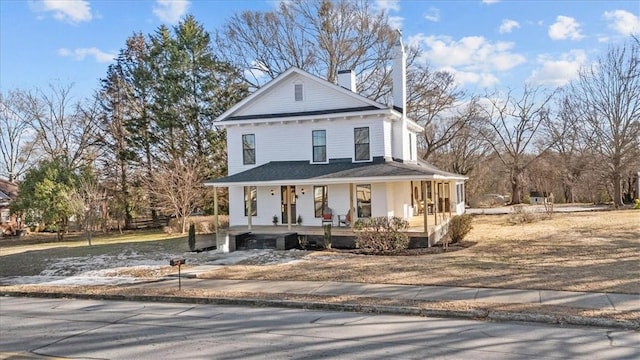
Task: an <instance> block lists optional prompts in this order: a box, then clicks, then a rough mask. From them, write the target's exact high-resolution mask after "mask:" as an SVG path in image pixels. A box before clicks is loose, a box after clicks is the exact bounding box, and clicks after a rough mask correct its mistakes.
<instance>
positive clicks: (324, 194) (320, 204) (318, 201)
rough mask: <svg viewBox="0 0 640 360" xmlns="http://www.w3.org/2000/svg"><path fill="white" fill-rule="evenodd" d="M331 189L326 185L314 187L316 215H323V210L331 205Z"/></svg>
mask: <svg viewBox="0 0 640 360" xmlns="http://www.w3.org/2000/svg"><path fill="white" fill-rule="evenodd" d="M328 190H329V189H328V188H327V186H326V185H322V186H314V187H313V206H314V209H315V217H317V218H319V217H322V210H324V209H325V208H326V207H328V206H329V191H328Z"/></svg>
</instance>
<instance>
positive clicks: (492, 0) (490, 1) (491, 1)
mask: <svg viewBox="0 0 640 360" xmlns="http://www.w3.org/2000/svg"><path fill="white" fill-rule="evenodd" d="M482 2H483V3H485V4H489V5H491V4H495V3H498V2H500V0H482Z"/></svg>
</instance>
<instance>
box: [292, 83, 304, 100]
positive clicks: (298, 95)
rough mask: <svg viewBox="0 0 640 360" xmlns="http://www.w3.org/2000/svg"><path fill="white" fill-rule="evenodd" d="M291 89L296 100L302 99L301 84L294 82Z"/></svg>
mask: <svg viewBox="0 0 640 360" xmlns="http://www.w3.org/2000/svg"><path fill="white" fill-rule="evenodd" d="M293 90H294V96H295V99H296V101H302V84H294V85H293Z"/></svg>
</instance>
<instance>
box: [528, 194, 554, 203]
mask: <svg viewBox="0 0 640 360" xmlns="http://www.w3.org/2000/svg"><path fill="white" fill-rule="evenodd" d="M550 199H551V193H547V192H540V191H531V192H530V193H529V203H530V204H531V205H535V204H547V203H549V202H550Z"/></svg>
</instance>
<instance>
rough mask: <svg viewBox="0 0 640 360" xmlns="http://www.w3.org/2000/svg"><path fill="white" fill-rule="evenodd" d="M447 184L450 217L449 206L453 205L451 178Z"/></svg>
mask: <svg viewBox="0 0 640 360" xmlns="http://www.w3.org/2000/svg"><path fill="white" fill-rule="evenodd" d="M447 184H449V219H451V208H452V207H453V186H452V185H453V184H452V183H451V180H449V182H448V183H447Z"/></svg>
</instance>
